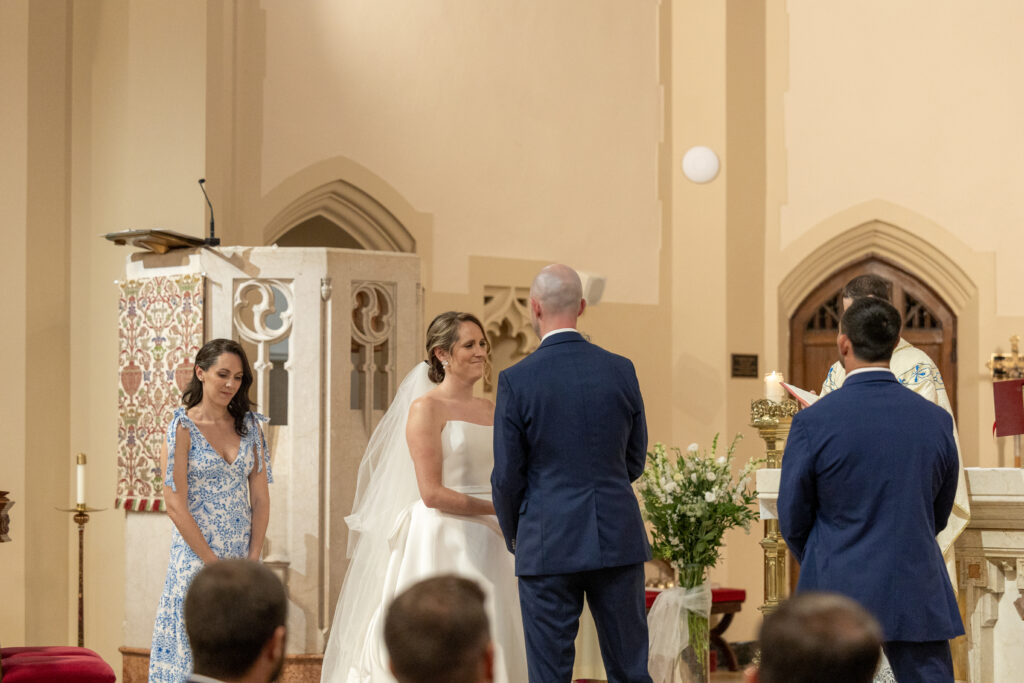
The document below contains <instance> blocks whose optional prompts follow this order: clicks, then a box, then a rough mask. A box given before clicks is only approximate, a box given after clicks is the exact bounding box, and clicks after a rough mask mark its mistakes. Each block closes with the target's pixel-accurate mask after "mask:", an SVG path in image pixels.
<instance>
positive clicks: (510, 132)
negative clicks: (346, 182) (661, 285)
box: [259, 0, 661, 304]
mask: <svg viewBox="0 0 1024 683" xmlns="http://www.w3.org/2000/svg"><path fill="white" fill-rule="evenodd" d="M263 7H264V9H265V32H266V66H265V81H264V82H263V93H262V105H263V110H262V118H263V128H262V131H260V133H261V140H260V141H261V142H262V145H261V149H262V164H261V169H262V173H261V177H260V178H259V181H260V192H261V194H262V195H266V194H267V193H269V192H270V191H271V190H272V189H273V188H275V187H276V186H277V185H279V184H280V183H281V182H283V181H284V180H286V179H287V178H288V177H289V176H291V175H293V174H295V173H297V172H299V171H301V170H303V169H304V168H306V167H308V166H310V165H313V164H315V163H317V162H320V161H323V160H325V159H330V158H331V157H333V156H335V155H342V156H346V157H348V158H351V159H353V160H355V161H357V162H358V163H360V164H361V165H363V166H365V167H366V168H368V169H370V170H371V171H372V172H374V173H376V174H378V175H379V176H381V177H383V178H385V179H387V181H388V182H389V183H390V184H391V185H392V186H393V187H395V188H397V189H398V191H399V192H401V193H402V195H403V196H404V197H405V198H406V199H407V200H408V201H409V202H410V203H412V204H413V205H414V206H416V207H417V209H418V210H420V211H426V212H429V213H431V214H432V215H433V217H434V219H435V228H434V239H435V240H437V241H438V242H443V243H444V244H445V249H443V250H438V251H435V253H434V257H433V263H431V264H428V265H429V266H430V267H431V269H432V270H433V276H434V285H433V286H434V289H435V290H437V291H443V292H462V291H466V290H467V288H468V269H467V258H468V257H469V256H470V255H481V256H497V257H505V258H520V259H539V260H564V261H573V262H574V263H576V264H578V265H579V267H582V268H585V269H587V270H591V271H595V272H598V273H603V274H605V275H607V276H608V286H607V289H606V291H605V296H606V299H607V300H608V301H612V302H622V303H640V304H653V303H656V302H657V299H658V271H659V267H658V266H659V264H658V247H659V240H660V236H661V214H660V208H659V206H658V202H657V195H656V190H657V174H658V165H657V152H658V143H659V136H660V123H661V121H660V116H661V111H660V105H661V101H660V99H659V82H658V40H657V37H658V23H657V19H658V3H657V2H654V1H653V0H643V1H641V2H629V3H622V2H618V1H617V0H600V1H598V2H595V1H594V0H572V1H570V2H554V3H552V2H548V3H541V2H531V3H526V4H522V3H479V2H474V1H473V0H435V1H433V2H426V3H409V2H377V1H376V0H350V1H347V2H344V3H338V2H329V1H327V0H312V1H310V2H303V3H294V2H264V3H263ZM625 236H628V239H624V237H625Z"/></svg>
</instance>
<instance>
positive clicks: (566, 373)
mask: <svg viewBox="0 0 1024 683" xmlns="http://www.w3.org/2000/svg"><path fill="white" fill-rule="evenodd" d="M646 459H647V422H646V419H645V417H644V405H643V398H642V397H641V396H640V385H639V383H638V382H637V378H636V371H635V370H634V369H633V364H632V363H631V362H630V361H629V360H628V359H626V358H623V357H622V356H617V355H615V354H613V353H609V352H608V351H605V350H604V349H602V348H600V347H598V346H595V345H594V344H591V343H589V342H587V341H585V340H584V339H583V337H582V336H581V335H580V334H579V333H577V332H560V333H558V334H556V335H553V336H551V337H548V338H547V339H546V340H544V342H543V343H542V344H541V345H540V347H539V348H538V349H537V350H536V351H534V352H533V353H532V354H530V355H529V356H528V357H526V358H524V359H523V360H522V361H520V362H519V363H517V364H516V365H514V366H513V367H511V368H508V369H507V370H505V371H504V372H502V373H501V374H500V375H499V376H498V397H497V405H496V406H495V415H494V472H493V473H492V475H491V487H492V494H493V498H494V509H495V512H496V513H497V515H498V522H499V523H500V524H501V529H502V532H503V533H504V535H505V541H506V543H507V545H508V547H509V550H511V551H512V552H514V553H515V556H516V574H517V575H520V576H524V575H526V576H529V575H541V574H568V573H572V572H578V571H587V570H591V569H602V568H605V567H618V566H623V565H628V564H635V563H638V562H644V561H646V560H649V559H650V558H651V550H650V546H649V544H648V542H647V532H646V531H645V529H644V523H643V520H642V518H641V516H640V507H639V505H638V504H637V499H636V495H635V494H634V493H633V488H632V486H631V483H632V482H633V481H634V480H635V479H637V477H639V476H640V475H641V474H642V473H643V469H644V464H645V462H646Z"/></svg>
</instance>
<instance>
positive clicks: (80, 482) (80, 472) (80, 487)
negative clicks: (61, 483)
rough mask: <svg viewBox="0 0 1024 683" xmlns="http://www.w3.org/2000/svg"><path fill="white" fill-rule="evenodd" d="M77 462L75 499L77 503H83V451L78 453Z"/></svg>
mask: <svg viewBox="0 0 1024 683" xmlns="http://www.w3.org/2000/svg"><path fill="white" fill-rule="evenodd" d="M76 460H77V462H78V467H77V469H78V496H77V500H76V501H75V502H76V503H78V504H79V505H85V453H79V454H78V456H77V458H76Z"/></svg>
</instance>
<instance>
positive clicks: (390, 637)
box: [384, 575, 494, 683]
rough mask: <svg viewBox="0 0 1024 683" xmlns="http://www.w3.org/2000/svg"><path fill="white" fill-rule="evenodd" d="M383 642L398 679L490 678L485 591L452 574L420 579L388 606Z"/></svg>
mask: <svg viewBox="0 0 1024 683" xmlns="http://www.w3.org/2000/svg"><path fill="white" fill-rule="evenodd" d="M384 643H385V645H387V648H388V653H389V654H390V655H391V671H392V673H394V674H395V678H397V679H398V680H399V683H482V682H485V681H492V680H494V650H493V647H492V645H491V637H490V634H489V629H488V624H487V613H486V612H485V611H484V593H483V591H482V590H480V587H479V586H478V585H477V584H476V583H474V582H473V581H470V580H468V579H463V578H460V577H457V576H453V575H445V576H436V577H434V578H430V579H426V580H424V581H420V582H419V583H417V584H414V585H413V586H410V587H409V588H408V589H406V590H405V591H403V592H402V593H401V594H399V595H398V597H396V598H395V600H394V602H392V603H391V606H390V607H388V611H387V616H386V618H385V621H384Z"/></svg>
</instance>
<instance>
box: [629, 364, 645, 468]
mask: <svg viewBox="0 0 1024 683" xmlns="http://www.w3.org/2000/svg"><path fill="white" fill-rule="evenodd" d="M629 369H630V371H631V372H630V373H629V376H630V379H631V381H632V383H631V389H632V393H633V415H632V419H633V426H632V428H631V429H630V432H629V441H628V442H627V443H626V471H627V473H628V474H629V480H630V481H636V480H637V479H639V478H640V475H641V474H643V473H644V466H645V465H646V464H647V416H646V415H645V414H644V397H643V395H642V394H641V393H640V381H639V380H638V379H637V378H636V369H635V368H634V367H633V364H632V363H630V364H629Z"/></svg>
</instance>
